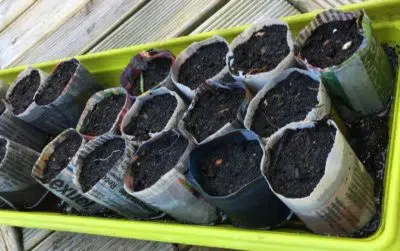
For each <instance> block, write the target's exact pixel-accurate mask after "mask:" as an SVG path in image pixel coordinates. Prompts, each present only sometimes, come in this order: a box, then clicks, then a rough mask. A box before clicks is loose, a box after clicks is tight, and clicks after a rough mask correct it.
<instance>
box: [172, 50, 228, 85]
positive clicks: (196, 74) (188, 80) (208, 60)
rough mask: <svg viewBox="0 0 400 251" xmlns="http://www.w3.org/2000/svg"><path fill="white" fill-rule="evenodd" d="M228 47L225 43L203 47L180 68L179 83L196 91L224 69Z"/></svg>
mask: <svg viewBox="0 0 400 251" xmlns="http://www.w3.org/2000/svg"><path fill="white" fill-rule="evenodd" d="M227 53H228V46H227V45H226V44H225V43H223V42H217V43H212V44H209V45H205V46H203V47H201V48H200V49H199V50H198V51H197V52H196V53H194V54H193V55H192V56H190V57H189V58H188V59H187V60H186V61H185V62H184V63H183V64H182V66H181V67H180V69H179V76H178V82H179V83H181V84H184V85H186V86H188V87H189V88H190V89H192V90H194V89H196V88H197V87H199V86H200V85H201V84H203V83H204V82H205V81H206V80H207V79H210V78H212V77H214V76H215V75H217V74H218V73H219V72H220V71H222V69H224V67H225V65H226V63H225V58H226V54H227Z"/></svg>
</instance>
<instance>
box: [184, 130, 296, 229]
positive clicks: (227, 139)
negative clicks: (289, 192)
mask: <svg viewBox="0 0 400 251" xmlns="http://www.w3.org/2000/svg"><path fill="white" fill-rule="evenodd" d="M233 144H236V145H238V146H243V145H248V144H255V147H257V145H259V149H258V148H257V149H258V150H259V151H260V155H261V156H262V158H261V160H259V162H260V163H259V164H258V163H251V160H250V159H252V158H249V159H248V160H244V161H248V163H247V164H246V165H244V166H243V168H247V167H248V166H250V164H251V165H253V166H256V170H246V171H243V172H246V175H248V173H250V172H251V173H253V174H254V176H253V178H254V179H252V180H251V181H249V182H247V183H246V184H242V185H241V186H240V188H239V189H237V188H236V189H235V188H233V189H232V192H231V193H230V194H228V195H224V196H216V195H215V194H216V193H212V194H211V193H210V191H208V190H209V188H207V187H206V186H205V184H206V181H205V176H204V174H203V170H202V169H201V166H202V163H203V161H204V159H207V158H208V157H209V156H210V155H213V154H214V153H215V152H218V151H219V150H221V149H223V148H226V147H227V146H228V145H233ZM265 158H266V157H265V151H264V147H263V144H262V142H261V140H260V138H259V137H258V136H257V135H256V134H255V133H253V132H252V131H250V130H244V129H242V130H235V131H232V132H230V133H228V134H225V135H223V136H221V137H218V138H215V139H213V140H211V141H209V142H207V143H204V144H201V145H199V146H198V147H196V148H195V149H194V150H193V151H192V152H191V153H190V164H189V179H190V181H191V182H192V183H193V185H194V187H195V188H196V189H198V190H199V191H200V193H201V194H202V195H203V196H204V197H205V198H206V200H207V201H208V202H210V204H212V205H214V206H216V207H217V208H219V209H220V210H222V211H223V212H225V213H226V214H227V216H228V218H229V219H230V220H231V222H232V223H233V224H234V225H238V226H241V227H249V228H271V227H277V226H279V225H280V224H282V223H283V222H285V221H286V220H287V219H289V218H290V217H291V215H292V213H291V211H290V210H289V209H288V208H287V207H286V206H285V205H284V204H283V203H282V202H281V201H280V200H279V199H278V198H277V197H276V196H275V195H274V194H273V192H272V191H271V190H270V189H269V187H268V184H267V182H266V181H265V179H264V178H263V177H262V175H261V171H260V168H259V167H260V165H261V163H262V162H264V161H265ZM221 160H222V159H218V160H217V161H216V162H215V163H216V164H217V165H218V164H220V163H218V162H223V161H224V160H222V161H221ZM243 175H244V173H241V174H238V176H241V177H243ZM234 178H235V179H236V178H238V177H237V176H236V177H234ZM236 187H238V186H236Z"/></svg>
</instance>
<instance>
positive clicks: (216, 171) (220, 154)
mask: <svg viewBox="0 0 400 251" xmlns="http://www.w3.org/2000/svg"><path fill="white" fill-rule="evenodd" d="M262 155H263V151H262V149H261V147H260V143H259V142H258V141H245V142H240V143H239V142H231V143H228V144H226V145H221V146H220V147H218V148H217V149H215V150H214V151H212V152H210V154H209V155H207V156H206V157H205V158H204V159H202V160H201V162H200V163H199V166H200V175H201V181H202V183H203V184H202V187H203V189H204V191H205V192H206V193H208V194H209V195H211V196H227V195H230V194H232V193H234V192H236V191H238V190H239V189H241V188H242V187H244V186H245V185H247V184H248V183H250V182H252V181H253V180H255V179H257V178H259V177H261V171H260V164H261V158H262Z"/></svg>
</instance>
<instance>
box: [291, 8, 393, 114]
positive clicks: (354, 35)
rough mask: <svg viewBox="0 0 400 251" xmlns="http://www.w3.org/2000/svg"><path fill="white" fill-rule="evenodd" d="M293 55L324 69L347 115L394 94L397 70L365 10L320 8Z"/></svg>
mask: <svg viewBox="0 0 400 251" xmlns="http://www.w3.org/2000/svg"><path fill="white" fill-rule="evenodd" d="M295 55H296V59H297V61H298V62H299V63H300V64H302V65H304V66H306V67H307V68H308V69H309V70H311V71H314V72H317V73H319V74H321V78H322V80H323V82H324V84H325V85H326V87H327V88H328V91H329V92H330V95H331V96H333V97H335V99H338V100H339V101H340V102H339V104H338V105H339V107H338V108H339V109H338V111H339V112H340V113H341V115H342V116H343V117H344V118H345V119H352V118H353V119H354V117H356V118H357V117H360V116H363V115H368V114H372V113H375V112H378V111H380V110H383V109H384V107H385V105H386V104H387V102H388V101H389V99H390V97H391V95H392V90H393V84H394V74H393V70H392V68H391V65H390V63H389V60H388V58H387V56H386V54H385V52H384V50H383V49H382V47H381V46H380V45H379V44H378V42H377V41H376V39H375V37H374V36H373V34H372V27H371V22H370V19H369V17H368V16H367V15H366V13H365V12H364V11H363V10H359V11H355V12H341V11H338V10H327V11H324V12H322V13H320V14H318V15H317V17H316V18H315V19H314V20H313V21H311V22H310V23H309V24H308V25H307V26H306V27H305V28H304V29H303V30H301V31H300V33H299V35H298V37H297V39H296V42H295Z"/></svg>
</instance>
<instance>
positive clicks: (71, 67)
mask: <svg viewBox="0 0 400 251" xmlns="http://www.w3.org/2000/svg"><path fill="white" fill-rule="evenodd" d="M77 67H78V65H77V63H76V62H73V61H67V62H63V63H61V64H60V65H59V66H58V67H57V68H56V69H55V71H54V72H53V73H52V74H51V75H50V76H49V77H48V79H47V81H46V82H47V86H46V87H45V88H44V90H43V92H42V93H41V94H40V95H37V96H36V100H35V101H36V103H37V104H38V105H47V104H50V103H51V102H53V101H54V100H56V99H57V97H58V96H60V95H61V93H62V91H63V90H64V88H65V87H66V86H67V84H68V83H69V80H70V79H71V77H72V76H73V75H74V73H75V71H76V68H77Z"/></svg>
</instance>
